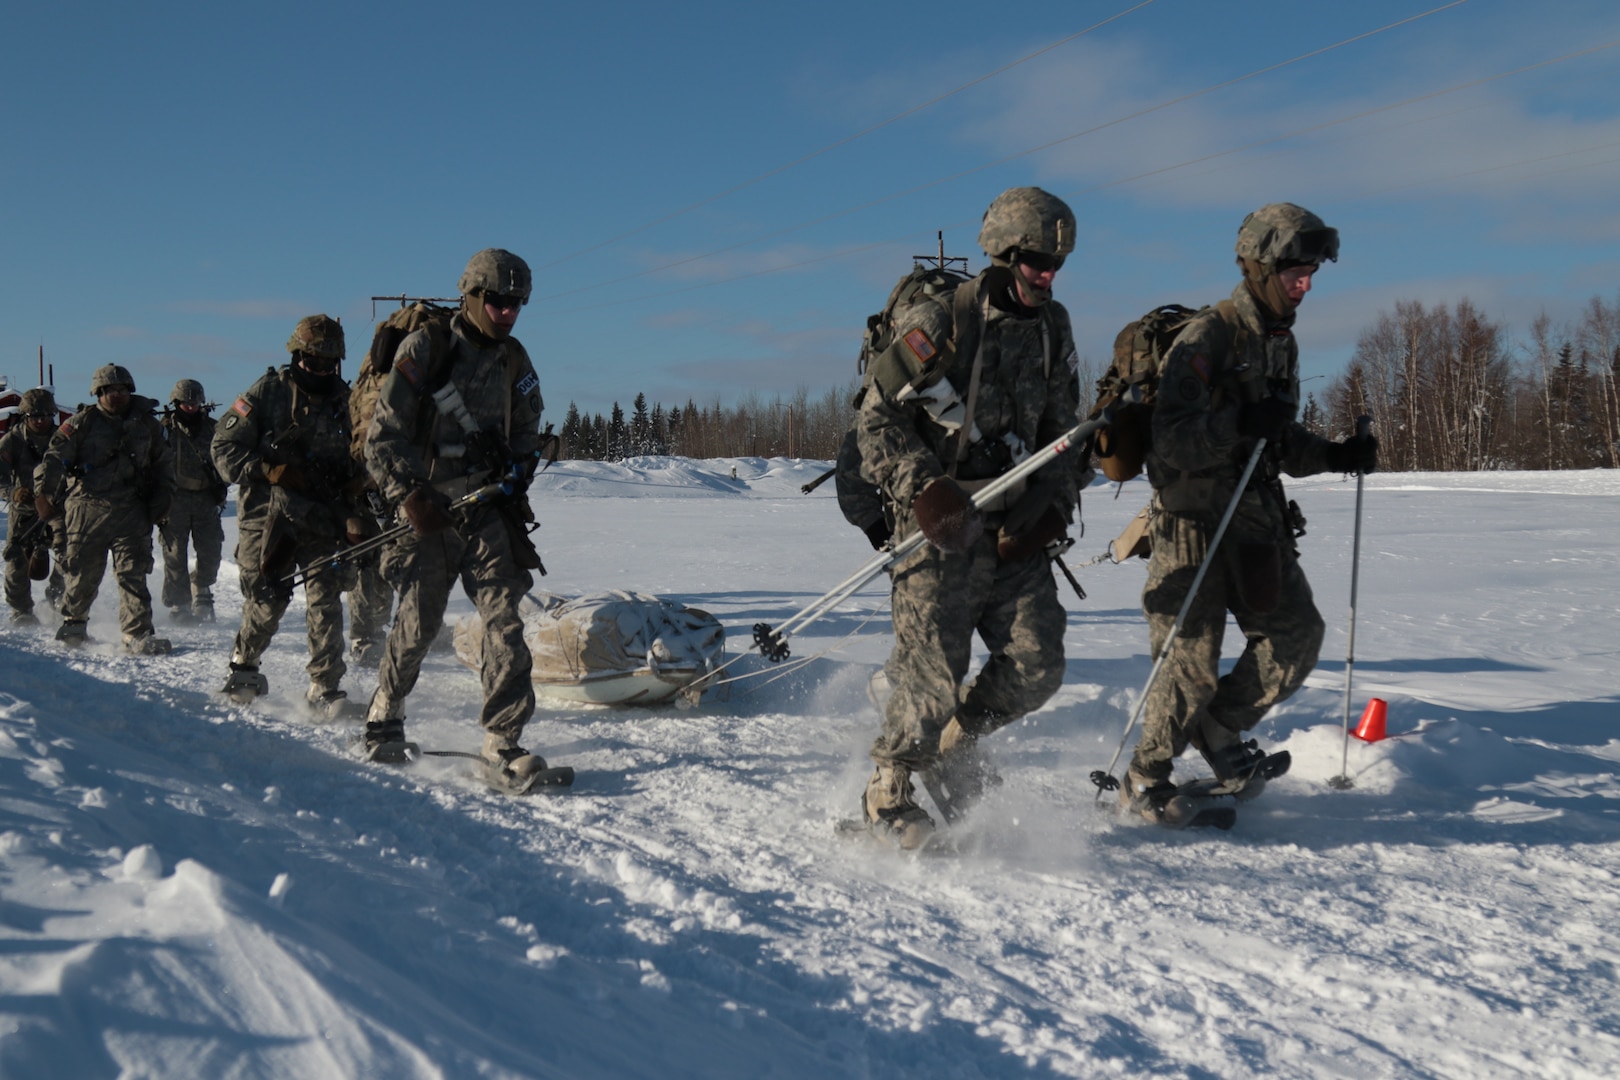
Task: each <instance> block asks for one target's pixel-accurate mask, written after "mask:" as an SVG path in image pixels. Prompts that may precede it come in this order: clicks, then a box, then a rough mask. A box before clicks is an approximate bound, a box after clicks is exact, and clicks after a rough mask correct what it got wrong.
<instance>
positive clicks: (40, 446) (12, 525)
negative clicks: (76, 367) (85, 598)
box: [0, 386, 64, 626]
mask: <svg viewBox="0 0 1620 1080" xmlns="http://www.w3.org/2000/svg"><path fill="white" fill-rule="evenodd" d="M17 420H18V421H20V422H16V421H14V422H13V423H12V425H11V427H10V428H8V429H7V430H6V433H5V435H3V436H0V490H5V491H8V492H10V498H11V513H10V514H9V515H8V516H7V522H6V547H5V564H6V570H5V591H6V603H7V604H9V605H10V606H11V621H12V623H13V624H14V625H17V626H37V625H39V619H38V617H37V616H35V615H34V595H33V586H32V585H31V584H30V580H31V579H32V580H39V579H41V578H48V580H47V581H46V584H45V602H46V604H47V605H54V604H55V603H57V602H58V601H59V600H61V598H62V588H63V585H62V557H63V554H64V545H63V540H62V530H60V529H58V528H55V527H53V526H51V525H48V524H46V523H45V522H44V521H43V520H42V519H41V518H40V516H39V512H38V511H37V510H36V509H35V508H34V470H35V469H36V468H38V467H39V463H40V462H41V461H42V460H44V458H45V450H46V448H47V447H49V446H50V443H51V433H52V432H53V431H55V430H56V398H55V396H54V395H53V394H52V393H51V391H50V388H49V387H45V386H39V387H35V388H34V389H32V390H28V391H25V392H24V393H23V396H22V401H21V402H20V403H19V405H18V409H17ZM56 495H57V498H60V492H58V493H56ZM53 554H54V555H55V556H56V557H55V559H54V560H53V559H52V558H51V556H52V555H53ZM41 571H44V572H43V573H41Z"/></svg>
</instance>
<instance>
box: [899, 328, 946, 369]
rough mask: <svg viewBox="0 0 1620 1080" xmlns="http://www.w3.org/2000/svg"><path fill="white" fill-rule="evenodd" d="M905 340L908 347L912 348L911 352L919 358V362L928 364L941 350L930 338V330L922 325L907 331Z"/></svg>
mask: <svg viewBox="0 0 1620 1080" xmlns="http://www.w3.org/2000/svg"><path fill="white" fill-rule="evenodd" d="M903 340H904V341H905V343H906V348H908V349H910V350H911V354H912V355H913V356H915V357H916V358H917V360H918V362H919V363H923V364H926V363H928V362H929V361H930V360H932V359H933V358H934V357H936V356H938V355H939V350H938V349H936V348H935V347H934V343H933V342H932V341H930V340H928V332H927V331H925V330H924V329H923V328H922V327H920V326H919V327H917V329H915V330H912V331H910V332H909V333H907V334H906V336H905V338H904V339H903Z"/></svg>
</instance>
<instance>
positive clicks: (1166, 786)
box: [1119, 762, 1176, 825]
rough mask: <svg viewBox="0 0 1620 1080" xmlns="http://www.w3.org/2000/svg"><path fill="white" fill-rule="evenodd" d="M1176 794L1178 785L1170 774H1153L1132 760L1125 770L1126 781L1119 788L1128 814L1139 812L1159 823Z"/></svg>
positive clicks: (1122, 802)
mask: <svg viewBox="0 0 1620 1080" xmlns="http://www.w3.org/2000/svg"><path fill="white" fill-rule="evenodd" d="M1175 794H1176V785H1174V784H1172V783H1171V782H1170V778H1169V776H1168V775H1167V776H1164V777H1162V778H1161V777H1156V776H1151V775H1149V774H1148V773H1147V772H1146V771H1144V770H1143V769H1141V768H1139V767H1138V766H1137V765H1136V763H1135V762H1132V763H1131V767H1130V768H1129V769H1127V770H1126V771H1125V783H1123V784H1121V785H1120V788H1119V805H1120V807H1121V808H1122V809H1124V811H1125V812H1126V813H1127V814H1139V815H1141V816H1142V817H1143V818H1145V819H1147V820H1148V821H1151V822H1152V823H1153V824H1155V825H1157V824H1159V823H1160V822H1161V821H1162V820H1163V817H1164V808H1165V806H1167V805H1168V804H1169V802H1170V800H1171V799H1172V798H1174V797H1175Z"/></svg>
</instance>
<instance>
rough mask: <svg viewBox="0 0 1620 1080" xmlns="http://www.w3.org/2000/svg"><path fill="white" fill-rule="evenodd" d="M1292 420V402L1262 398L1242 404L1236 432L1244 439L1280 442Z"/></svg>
mask: <svg viewBox="0 0 1620 1080" xmlns="http://www.w3.org/2000/svg"><path fill="white" fill-rule="evenodd" d="M1293 422H1294V406H1293V403H1291V402H1287V401H1280V400H1278V399H1277V398H1263V399H1262V400H1260V401H1251V402H1249V403H1248V404H1247V405H1245V406H1243V412H1241V413H1240V414H1238V434H1240V435H1242V436H1243V437H1244V438H1246V439H1264V440H1266V442H1271V443H1274V442H1280V441H1281V440H1282V437H1283V435H1284V434H1285V433H1286V432H1287V431H1288V426H1289V425H1290V424H1292V423H1293Z"/></svg>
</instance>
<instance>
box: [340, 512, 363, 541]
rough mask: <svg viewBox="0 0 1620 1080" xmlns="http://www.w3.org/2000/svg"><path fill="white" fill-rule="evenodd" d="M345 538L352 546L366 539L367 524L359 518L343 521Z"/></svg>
mask: <svg viewBox="0 0 1620 1080" xmlns="http://www.w3.org/2000/svg"><path fill="white" fill-rule="evenodd" d="M343 538H344V539H345V540H347V541H348V542H349V543H350V544H358V543H361V542H363V541H364V540H365V539H366V523H365V522H364V521H362V520H361V519H360V518H358V517H351V518H345V519H344V521H343Z"/></svg>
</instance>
